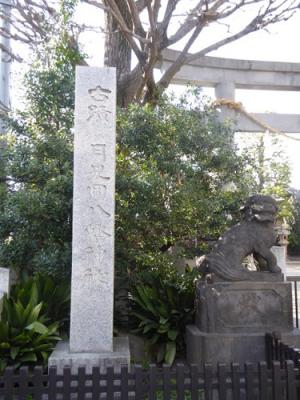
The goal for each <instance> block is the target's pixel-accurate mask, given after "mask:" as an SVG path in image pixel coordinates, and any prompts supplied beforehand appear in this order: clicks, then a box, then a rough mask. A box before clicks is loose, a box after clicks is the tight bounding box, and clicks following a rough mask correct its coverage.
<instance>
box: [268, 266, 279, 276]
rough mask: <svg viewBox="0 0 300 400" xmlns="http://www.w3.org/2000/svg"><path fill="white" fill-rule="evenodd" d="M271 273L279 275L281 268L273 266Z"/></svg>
mask: <svg viewBox="0 0 300 400" xmlns="http://www.w3.org/2000/svg"><path fill="white" fill-rule="evenodd" d="M270 272H274V273H277V274H279V273H280V272H281V268H280V267H278V265H273V266H272V267H270Z"/></svg>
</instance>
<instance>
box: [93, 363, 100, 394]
mask: <svg viewBox="0 0 300 400" xmlns="http://www.w3.org/2000/svg"><path fill="white" fill-rule="evenodd" d="M99 396H100V368H99V367H93V369H92V400H96V399H97V400H98V399H99Z"/></svg>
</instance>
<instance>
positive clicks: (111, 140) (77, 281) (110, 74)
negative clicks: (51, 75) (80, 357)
mask: <svg viewBox="0 0 300 400" xmlns="http://www.w3.org/2000/svg"><path fill="white" fill-rule="evenodd" d="M75 96H76V97H75V99H76V101H75V145H74V196H73V244H72V246H73V252H72V286H71V330H70V350H71V351H72V352H88V351H112V349H113V347H112V346H113V344H112V338H113V296H114V294H113V292H114V282H113V280H114V216H115V207H114V204H115V147H116V144H115V140H116V134H115V130H116V127H115V121H116V74H115V70H114V69H109V68H103V69H101V70H99V68H86V67H78V68H77V75H76V95H75Z"/></svg>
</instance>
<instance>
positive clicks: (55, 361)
mask: <svg viewBox="0 0 300 400" xmlns="http://www.w3.org/2000/svg"><path fill="white" fill-rule="evenodd" d="M124 364H127V365H129V364H130V351H129V341H128V338H127V337H116V338H114V351H113V352H103V353H71V352H70V349H69V343H68V342H59V343H58V344H57V346H56V348H55V350H54V351H53V353H52V354H51V356H50V357H49V360H48V366H49V367H52V366H55V367H56V368H57V372H58V373H59V374H61V373H62V372H63V369H64V367H67V366H68V367H71V371H72V373H76V372H77V370H78V368H79V367H85V368H86V371H87V373H91V372H92V368H93V367H100V368H106V367H109V366H113V367H115V368H120V367H121V365H124Z"/></svg>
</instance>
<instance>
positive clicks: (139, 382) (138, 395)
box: [134, 365, 144, 400]
mask: <svg viewBox="0 0 300 400" xmlns="http://www.w3.org/2000/svg"><path fill="white" fill-rule="evenodd" d="M134 371H135V399H136V400H140V399H143V398H144V397H143V390H144V385H143V370H142V367H141V366H140V365H136V366H135V369H134Z"/></svg>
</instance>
